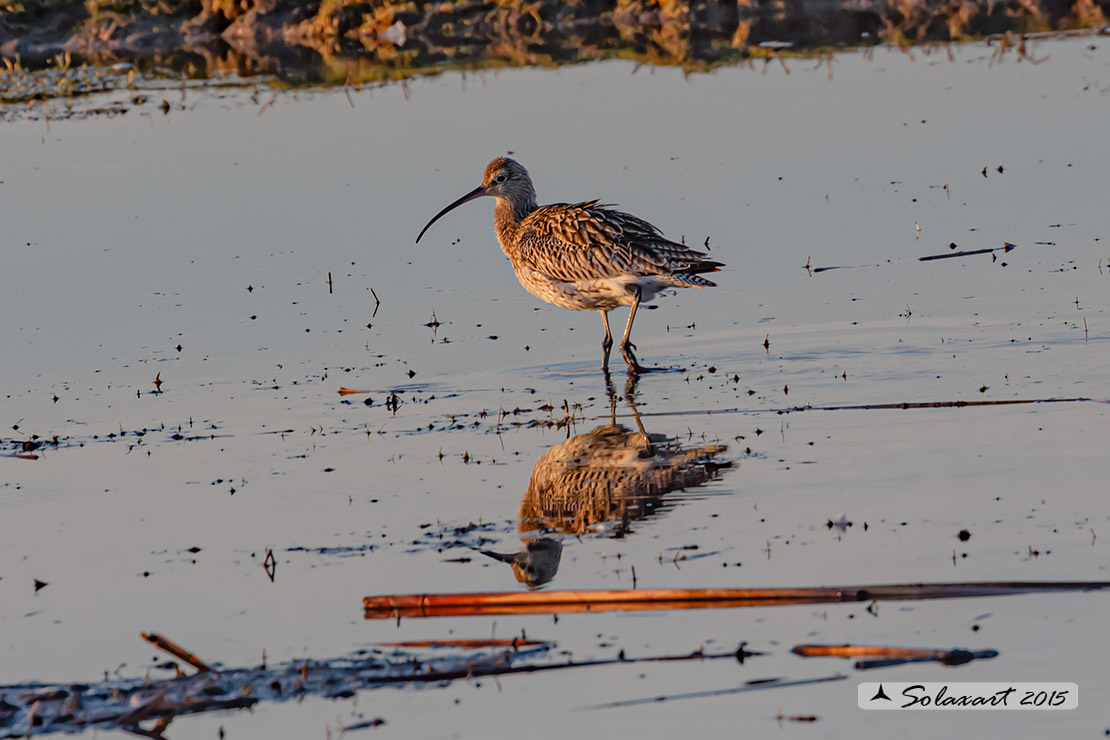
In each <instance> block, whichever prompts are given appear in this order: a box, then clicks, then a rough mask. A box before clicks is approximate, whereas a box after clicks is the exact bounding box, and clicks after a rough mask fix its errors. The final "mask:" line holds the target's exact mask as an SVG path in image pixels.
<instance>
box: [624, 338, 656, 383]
mask: <svg viewBox="0 0 1110 740" xmlns="http://www.w3.org/2000/svg"><path fill="white" fill-rule="evenodd" d="M634 349H636V345H635V344H633V343H632V342H625V343H624V344H622V345H621V356H622V357H624V361H625V362H626V363H627V364H628V374H629V375H644V374H646V373H650V372H652V371H653V370H656V369H657V368H651V367H644V366H643V365H641V364H640V363H639V361H638V360H637V359H636V355H634V354H633V353H632V350H634Z"/></svg>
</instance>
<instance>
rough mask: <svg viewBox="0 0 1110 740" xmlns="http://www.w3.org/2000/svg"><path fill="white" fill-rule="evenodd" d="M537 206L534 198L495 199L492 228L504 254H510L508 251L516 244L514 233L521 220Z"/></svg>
mask: <svg viewBox="0 0 1110 740" xmlns="http://www.w3.org/2000/svg"><path fill="white" fill-rule="evenodd" d="M537 207H538V206H537V205H536V201H535V199H534V198H532V199H529V200H524V199H520V200H516V199H509V198H498V199H497V207H496V208H494V210H493V228H494V231H496V232H497V241H498V243H499V244H500V245H501V251H503V252H504V253H505V254H507V255H509V256H510V257H511V256H512V255H511V254H510V252H511V250H512V249H513V247H514V245H515V244H516V235H517V231H518V230H519V229H520V224H521V222H523V221H524V219H525V218H527V217H528V214H529V213H531V212H532V211H534V210H536V208H537Z"/></svg>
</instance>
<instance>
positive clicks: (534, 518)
mask: <svg viewBox="0 0 1110 740" xmlns="http://www.w3.org/2000/svg"><path fill="white" fill-rule="evenodd" d="M606 382H607V386H608V388H607V390H608V393H609V414H610V418H609V423H608V424H605V425H603V426H599V427H597V428H596V429H593V430H591V431H589V432H585V433H583V434H577V435H575V436H573V437H571V438H570V439H568V440H566V441H565V442H562V443H560V444H557V445H555V446H554V447H552V448H551V449H549V450H548V451H547V452H545V453H544V454H543V455H541V456H540V458H539V459H538V460H537V461H536V464H535V465H534V466H533V468H532V476H531V479H530V480H529V481H528V490H526V491H525V492H524V497H523V498H522V499H521V502H520V511H519V528H520V531H521V533H522V534H523V535H524V538H525V540H524V542H525V548H524V549H523V550H521V551H519V552H516V553H510V554H501V553H493V552H486V553H485V554H486V555H489V556H490V557H494V558H496V559H498V560H501V561H503V562H507V563H509V564H511V565H512V566H513V572H514V574H515V575H516V578H517V580H518V581H520V582H521V583H524V584H526V585H528V586H530V587H533V588H534V587H536V586H539V585H542V584H544V583H546V582H548V581H550V580H551V579H552V578H553V577H554V575H555V572H556V571H557V570H558V568H559V560H560V555H561V553H562V545H561V544H560V543H559V541H558V540H557V539H555V538H553V537H550V536H540V537H534V535H536V534H537V533H538V534H540V535H551V534H572V535H578V534H585V533H587V532H590V531H597V532H599V533H602V534H606V535H608V536H613V537H622V536H624V535H625V534H627V533H628V532H629V531H630V524H631V523H632V522H633V521H635V520H638V519H643V518H645V517H647V516H650V515H651V514H653V513H654V512H656V511H658V510H659V509H660V508H662V505H663V503H664V502H663V496H664V495H665V494H667V493H670V492H672V491H681V490H685V489H687V488H694V487H697V486H701V485H703V484H705V483H706V482H707V481H709V480H712V479H713V478H714V477H716V475H717V472H718V471H719V470H720V469H721V468H727V467H730V466H731V463H729V462H724V463H722V462H718V461H717V460H716V459H715V456H716V455H717V454H719V453H721V452H724V451H725V450H726V449H727V448H726V447H725V445H718V444H710V445H702V446H699V447H691V448H683V447H682V445H681V444H679V443H678V441H677V440H674V439H668V438H667V437H666V436H664V435H661V434H648V433H647V432H646V431H644V425H643V423H642V422H641V420H640V414H639V411H638V410H637V408H636V404H635V401H634V400H633V393H634V391H635V383H636V381H635V379H634V378H631V379H630V380H629V383H628V385H627V386H626V388H625V401H626V402H627V403H628V406H629V408H630V409H631V410H632V412H633V414H634V418H635V423H636V429H635V430H632V429H629V428H628V427H625V426H623V425H621V424H618V423H617V422H616V408H617V396H616V393H615V391H614V389H613V386H612V383H611V382H609V381H608V380H607V381H606Z"/></svg>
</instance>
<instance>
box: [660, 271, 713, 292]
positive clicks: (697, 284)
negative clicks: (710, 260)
mask: <svg viewBox="0 0 1110 740" xmlns="http://www.w3.org/2000/svg"><path fill="white" fill-rule="evenodd" d="M713 272H717V270H713ZM667 277H668V278H670V279H671V280H673V281H674V284H675V285H676V286H678V287H681V288H715V287H717V284H716V283H715V282H713V281H712V280H706V279H705V278H703V277H702V276H701V275H692V274H690V273H686V272H676V273H673V274H671V275H668V276H667Z"/></svg>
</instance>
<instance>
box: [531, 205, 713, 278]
mask: <svg viewBox="0 0 1110 740" xmlns="http://www.w3.org/2000/svg"><path fill="white" fill-rule="evenodd" d="M517 246H518V250H519V253H518V255H517V257H518V259H519V260H520V262H522V263H523V264H524V265H527V266H528V267H530V268H531V269H534V270H537V271H539V272H542V273H544V274H546V275H548V276H550V277H552V278H555V279H557V280H568V281H573V280H589V279H599V278H607V277H617V276H619V275H623V274H626V273H630V272H631V273H633V274H637V275H665V276H672V275H681V274H694V273H699V272H714V271H716V270H717V268H718V267H720V266H721V263H719V262H713V261H710V260H709V259H708V255H707V254H705V253H704V252H699V251H697V250H694V249H689V248H687V247H686V246H685V245H682V244H678V243H676V242H672V241H670V240H668V239H666V238H665V237H664V236H663V234H662V232H661V231H659V229H657V228H655V227H654V226H652V225H651V224H649V223H648V222H647V221H644V220H643V219H640V218H637V217H635V216H633V215H631V214H628V213H624V212H622V211H615V210H612V209H611V208H610V207H609V206H606V205H599V204H598V202H597V201H596V200H591V201H586V202H584V203H556V204H554V205H550V206H543V207H542V208H537V209H536V210H535V211H533V212H532V213H531V214H529V215H528V217H527V218H525V219H524V221H523V223H521V225H520V232H519V236H518V239H517Z"/></svg>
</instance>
